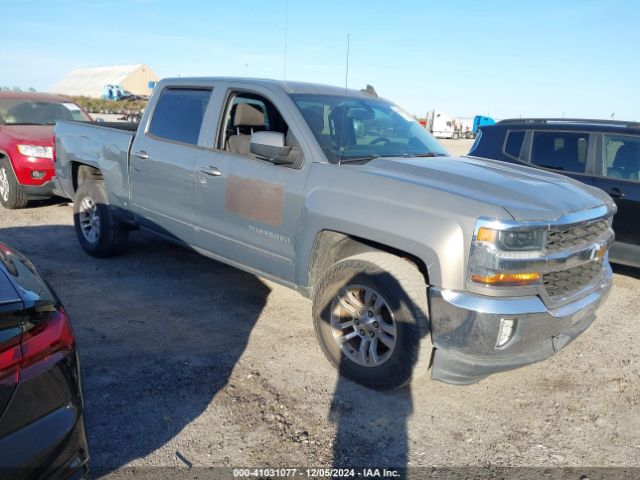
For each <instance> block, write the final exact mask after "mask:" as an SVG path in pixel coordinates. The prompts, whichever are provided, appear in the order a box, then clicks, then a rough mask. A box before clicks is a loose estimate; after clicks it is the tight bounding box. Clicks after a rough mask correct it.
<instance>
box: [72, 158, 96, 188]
mask: <svg viewBox="0 0 640 480" xmlns="http://www.w3.org/2000/svg"><path fill="white" fill-rule="evenodd" d="M69 164H70V165H69V166H70V167H71V185H72V188H73V192H72V193H73V194H75V193H76V192H77V191H78V187H79V186H80V185H81V184H82V183H84V182H86V181H87V180H103V175H102V171H101V170H100V169H99V168H96V167H94V166H92V165H87V164H86V163H82V162H69Z"/></svg>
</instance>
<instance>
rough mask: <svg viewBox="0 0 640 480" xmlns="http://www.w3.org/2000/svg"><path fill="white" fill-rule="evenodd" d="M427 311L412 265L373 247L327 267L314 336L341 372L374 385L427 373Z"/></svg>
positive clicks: (316, 299) (389, 385) (318, 293)
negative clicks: (368, 250)
mask: <svg viewBox="0 0 640 480" xmlns="http://www.w3.org/2000/svg"><path fill="white" fill-rule="evenodd" d="M427 312H428V308H427V296H426V284H425V281H424V277H423V276H422V274H421V273H420V271H419V270H418V269H417V267H416V266H415V265H414V264H413V263H410V262H409V261H407V260H405V259H402V258H399V257H396V256H394V255H391V254H387V253H384V252H377V251H374V252H366V253H362V254H359V255H354V256H352V257H349V258H346V259H344V260H341V261H339V262H338V263H336V264H335V265H333V266H332V267H330V268H329V269H328V270H327V272H325V274H324V275H323V277H322V279H321V281H320V284H319V286H318V288H317V290H316V293H315V295H314V302H313V321H314V327H315V331H316V335H317V337H318V340H319V342H320V345H321V347H322V350H323V352H324V353H325V355H326V356H327V358H328V359H329V361H330V362H331V363H332V364H333V365H334V366H335V367H336V368H338V369H339V371H340V373H341V374H342V375H344V376H346V377H348V378H350V379H352V380H354V381H356V382H358V383H361V384H363V385H366V386H368V387H371V388H375V389H379V390H389V389H393V388H399V387H402V386H404V385H406V384H407V383H409V381H410V380H411V379H412V378H414V377H415V376H417V375H418V374H422V373H426V371H427V368H428V361H429V360H430V356H431V350H432V347H431V343H430V341H429V337H428V320H427V315H428V313H427ZM419 360H426V362H425V361H420V362H419ZM414 372H415V374H416V375H414Z"/></svg>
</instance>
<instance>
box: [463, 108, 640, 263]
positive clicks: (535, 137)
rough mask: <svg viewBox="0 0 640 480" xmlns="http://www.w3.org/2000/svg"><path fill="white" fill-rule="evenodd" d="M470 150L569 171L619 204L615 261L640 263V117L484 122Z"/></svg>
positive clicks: (515, 161) (574, 176)
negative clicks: (632, 119)
mask: <svg viewBox="0 0 640 480" xmlns="http://www.w3.org/2000/svg"><path fill="white" fill-rule="evenodd" d="M469 155H472V156H475V157H484V158H493V159H496V160H502V161H505V162H510V163H517V164H521V165H528V166H531V167H535V168H541V169H543V170H551V171H554V172H558V173H562V174H564V175H568V176H569V177H572V178H575V179H576V180H579V181H581V182H584V183H587V184H590V185H594V186H596V187H598V188H601V189H602V190H604V191H605V192H607V193H608V194H609V195H611V197H612V198H613V200H614V201H615V202H616V205H617V206H618V213H617V214H616V216H615V217H614V220H613V229H614V231H615V233H616V242H615V244H614V245H613V247H612V249H611V253H610V258H611V261H612V262H616V263H621V264H625V265H631V266H634V267H640V222H639V221H638V218H639V216H640V123H632V122H620V121H607V120H573V119H512V120H502V121H501V122H498V123H496V124H495V125H488V126H484V127H481V129H480V134H479V135H478V138H477V139H476V141H475V142H474V144H473V146H472V147H471V150H470V151H469Z"/></svg>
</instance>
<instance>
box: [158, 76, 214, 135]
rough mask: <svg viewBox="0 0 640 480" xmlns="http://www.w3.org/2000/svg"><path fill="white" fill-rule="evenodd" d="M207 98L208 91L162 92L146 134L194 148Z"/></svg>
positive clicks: (179, 90) (209, 95) (180, 89)
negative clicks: (186, 144)
mask: <svg viewBox="0 0 640 480" xmlns="http://www.w3.org/2000/svg"><path fill="white" fill-rule="evenodd" d="M209 98H211V90H210V89H187V88H167V89H165V90H163V92H162V93H161V94H160V98H159V99H158V103H157V104H156V108H155V110H154V112H153V117H152V118H151V125H150V126H149V133H150V134H151V135H154V136H156V137H159V138H162V139H165V140H172V141H174V142H182V143H188V144H190V145H197V144H198V137H199V136H200V128H201V127H202V119H203V118H204V112H205V110H206V109H207V105H208V104H209Z"/></svg>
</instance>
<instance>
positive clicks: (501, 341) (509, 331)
mask: <svg viewBox="0 0 640 480" xmlns="http://www.w3.org/2000/svg"><path fill="white" fill-rule="evenodd" d="M515 330H516V320H506V319H504V318H501V319H500V331H499V332H498V340H497V341H496V348H498V347H503V346H504V345H506V343H507V342H508V341H509V340H511V337H512V336H513V333H514V332H515Z"/></svg>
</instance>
